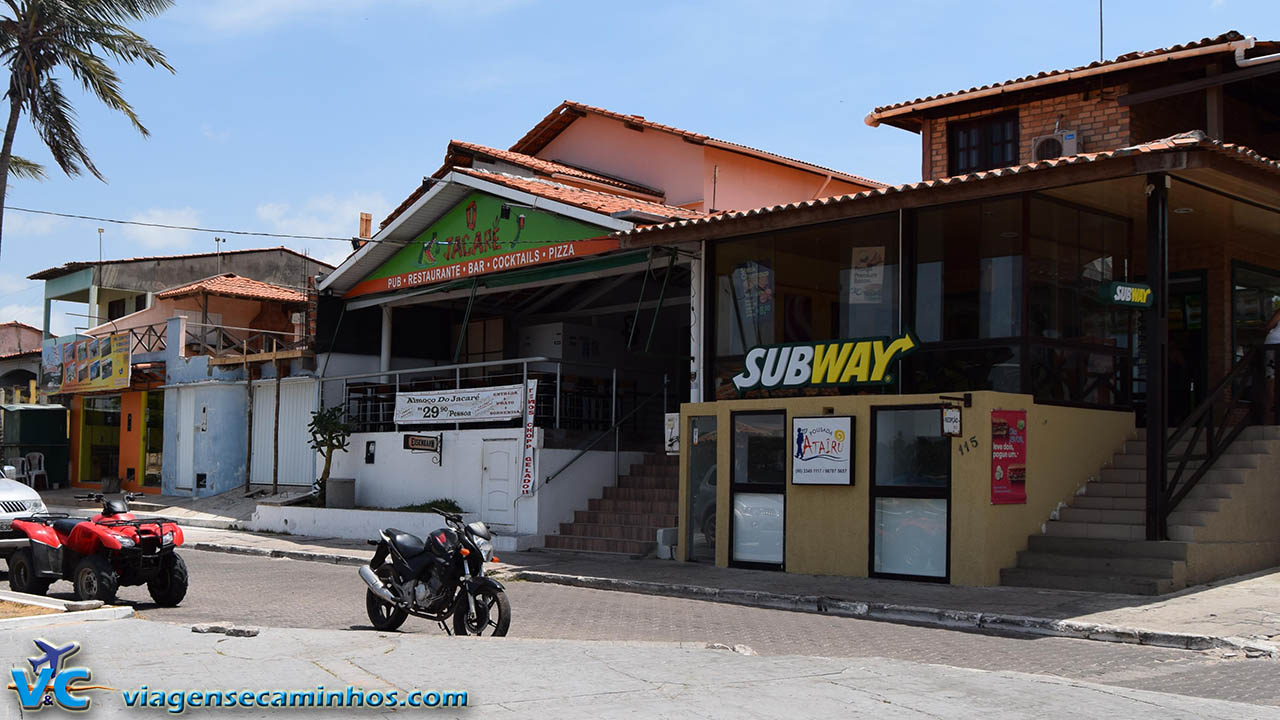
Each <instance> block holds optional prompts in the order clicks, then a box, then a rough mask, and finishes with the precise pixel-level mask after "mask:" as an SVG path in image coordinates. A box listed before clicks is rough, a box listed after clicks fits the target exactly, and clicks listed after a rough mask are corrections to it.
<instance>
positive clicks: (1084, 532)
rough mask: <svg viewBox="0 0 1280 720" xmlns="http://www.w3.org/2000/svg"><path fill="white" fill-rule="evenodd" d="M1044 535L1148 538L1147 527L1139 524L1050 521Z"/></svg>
mask: <svg viewBox="0 0 1280 720" xmlns="http://www.w3.org/2000/svg"><path fill="white" fill-rule="evenodd" d="M1044 534H1045V535H1057V536H1059V537H1080V538H1105V539H1110V540H1141V539H1143V538H1145V537H1146V536H1147V531H1146V528H1145V527H1143V526H1142V525H1139V524H1121V523H1097V522H1063V521H1062V520H1050V521H1049V522H1048V523H1046V524H1045V531H1044Z"/></svg>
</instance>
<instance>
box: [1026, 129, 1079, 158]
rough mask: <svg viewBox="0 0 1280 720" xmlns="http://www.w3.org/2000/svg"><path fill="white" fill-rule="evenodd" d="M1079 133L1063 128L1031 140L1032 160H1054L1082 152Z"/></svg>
mask: <svg viewBox="0 0 1280 720" xmlns="http://www.w3.org/2000/svg"><path fill="white" fill-rule="evenodd" d="M1079 137H1080V136H1079V135H1077V134H1076V131H1075V130H1063V131H1061V132H1056V133H1053V134H1052V135H1041V136H1040V137H1038V138H1036V139H1034V140H1032V141H1031V158H1032V160H1052V159H1053V158H1059V157H1063V156H1064V155H1075V154H1076V153H1078V152H1080V140H1079Z"/></svg>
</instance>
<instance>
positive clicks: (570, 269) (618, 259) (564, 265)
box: [467, 248, 649, 288]
mask: <svg viewBox="0 0 1280 720" xmlns="http://www.w3.org/2000/svg"><path fill="white" fill-rule="evenodd" d="M648 259H649V250H648V249H647V248H646V249H644V250H630V251H628V252H620V253H614V254H612V255H601V256H596V257H589V258H583V259H582V260H569V261H566V262H558V263H550V264H548V265H542V266H539V267H531V268H525V269H523V270H512V271H510V272H504V273H494V274H492V275H481V276H480V284H481V285H482V286H484V287H491V288H497V287H507V286H510V285H521V284H524V283H533V282H541V281H543V280H558V279H560V278H567V277H572V276H574V275H582V274H585V273H591V272H599V271H601V270H612V269H614V268H619V267H625V266H627V265H634V264H636V263H641V262H645V261H647V260H648ZM467 284H468V285H469V284H470V283H467Z"/></svg>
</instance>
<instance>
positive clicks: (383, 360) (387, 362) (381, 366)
mask: <svg viewBox="0 0 1280 720" xmlns="http://www.w3.org/2000/svg"><path fill="white" fill-rule="evenodd" d="M390 369H391V308H390V307H389V306H387V305H383V306H382V350H381V353H380V354H379V355H378V370H379V371H381V372H386V371H388V370H390ZM382 381H383V382H387V378H383V380H382Z"/></svg>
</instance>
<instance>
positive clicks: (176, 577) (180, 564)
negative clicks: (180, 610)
mask: <svg viewBox="0 0 1280 720" xmlns="http://www.w3.org/2000/svg"><path fill="white" fill-rule="evenodd" d="M147 591H148V592H150V593H151V599H152V600H155V601H156V604H157V605H159V606H160V607H176V606H177V604H178V603H180V602H182V598H184V597H186V596H187V563H186V562H185V561H183V559H182V558H181V557H179V556H178V554H177V553H171V554H170V555H169V556H167V557H166V558H165V559H163V560H161V561H160V572H158V573H156V576H155V577H153V578H151V579H150V580H148V581H147Z"/></svg>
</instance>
